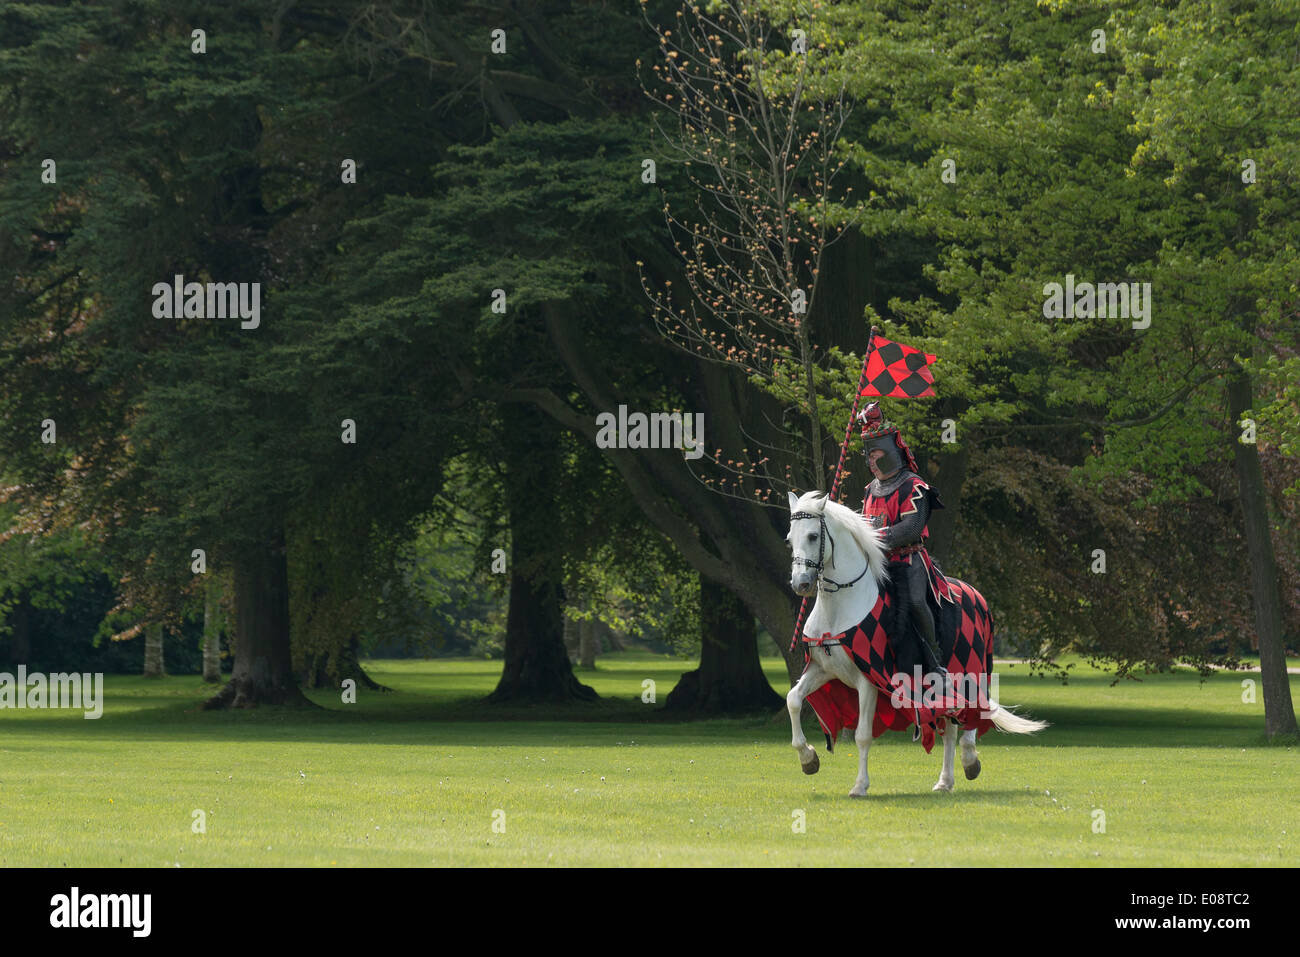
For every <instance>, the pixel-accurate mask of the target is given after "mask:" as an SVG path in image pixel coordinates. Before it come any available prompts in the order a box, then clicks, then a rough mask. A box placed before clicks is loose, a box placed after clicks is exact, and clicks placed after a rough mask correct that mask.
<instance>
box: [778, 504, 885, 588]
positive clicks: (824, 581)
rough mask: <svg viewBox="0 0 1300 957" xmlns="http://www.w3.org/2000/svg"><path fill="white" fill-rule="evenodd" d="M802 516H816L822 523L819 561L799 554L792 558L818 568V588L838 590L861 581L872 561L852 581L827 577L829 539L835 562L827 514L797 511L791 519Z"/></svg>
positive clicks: (806, 565)
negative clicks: (826, 559)
mask: <svg viewBox="0 0 1300 957" xmlns="http://www.w3.org/2000/svg"><path fill="white" fill-rule="evenodd" d="M801 518H815V519H817V521H818V522H820V523H821V536H820V537H819V538H818V539H817V561H815V562H814V561H810V560H809V559H807V558H803V557H801V556H799V555H795V556H792V559H793V561H794V562H795V563H796V564H799V565H803V566H804V567H805V568H815V569H816V570H817V588H818V589H819V590H820V591H827V592H837V591H839V590H840V589H841V588H852V587H853V586H854V585H856V584H857V583H858V582H859V581H861V580H862V576H863V575H865V574H866V573H867V572H868V571H870V569H871V562H870V561H868V562H867V567H866V568H864V569H862V572H861V574H859V575H858V577H857V578H855V579H853V581H851V582H837V581H834V580H833V579H830V578H827V577H826V576H825V575H824V574H823V568H824V567H825V562H824V559H825V554H826V543H827V542H828V541H829V542H830V543H831V557H830V562H831V564H832V565H834V564H835V539H834V538H832V537H831V530H830V529H829V528H827V527H826V515H825V514H821V515H814V514H813V513H812V512H795V513H794V514H793V515H791V516H790V521H791V522H797V521H798V520H799V519H801ZM830 586H834V587H830Z"/></svg>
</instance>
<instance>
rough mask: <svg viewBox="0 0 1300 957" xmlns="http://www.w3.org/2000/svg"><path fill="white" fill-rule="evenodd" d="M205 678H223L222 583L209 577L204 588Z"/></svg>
mask: <svg viewBox="0 0 1300 957" xmlns="http://www.w3.org/2000/svg"><path fill="white" fill-rule="evenodd" d="M203 680H204V681H208V682H211V683H213V684H215V683H217V682H219V681H220V680H221V583H220V582H219V581H218V580H217V579H216V578H210V579H208V583H207V587H206V588H205V589H204V590H203Z"/></svg>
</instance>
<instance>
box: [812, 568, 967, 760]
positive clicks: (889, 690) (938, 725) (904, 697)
mask: <svg viewBox="0 0 1300 957" xmlns="http://www.w3.org/2000/svg"><path fill="white" fill-rule="evenodd" d="M944 577H945V579H946V582H947V586H948V588H947V591H948V596H950V597H947V598H945V599H940V600H938V601H937V602H936V601H935V598H934V596H933V595H931V597H930V610H931V611H932V612H934V615H935V619H934V620H935V624H936V626H937V627H936V629H935V631H936V632H937V638H938V641H939V652H940V654H942V655H943V656H944V659H945V661H946V662H947V668H948V671H949V672H950V673H951V674H953V675H971V676H974V679H975V680H973V681H972V680H970V679H967V680H964V681H962V682H961V683H960V684H959V686H958V688H957V694H956V695H955V696H954V700H952V701H947V702H944V701H930V700H929V699H928V698H927V696H926V695H925V694H924V689H923V688H917V687H916V686H915V682H913V681H912V678H913V676H914V675H915V674H916V673H917V672H916V671H915V668H916V666H917V665H919V664H920V661H919V657H918V655H917V654H916V652H915V650H914V647H913V646H915V644H916V642H915V641H914V640H909V641H907V642H905V643H904V644H903V647H902V648H901V649H896V647H895V644H894V643H893V642H891V641H890V640H889V635H890V634H891V633H892V632H893V631H894V629H895V627H896V625H897V624H901V625H902V626H903V627H910V624H909V623H907V622H902V623H896V622H895V617H896V616H895V615H894V614H893V608H894V601H893V598H892V595H891V592H890V590H889V589H888V588H884V589H881V593H880V597H879V598H878V599H877V600H876V604H875V607H874V608H872V609H871V612H870V613H869V614H868V615H867V617H866V618H864V619H863V620H862V621H861V622H859V623H858V625H857V626H856V627H855V628H853V629H851V630H850V631H848V632H845V633H843V634H840V635H823V636H820V637H811V636H807V635H805V636H804V643H805V644H804V666H805V668H806V667H807V664H808V660H809V658H810V656H811V655H813V654H816V653H818V652H817V649H819V648H820V646H822V645H823V644H825V643H827V642H835V643H843V644H844V646H845V649H846V650H847V651H848V652H849V653H850V654H851V655H852V656H853V661H854V663H855V664H857V666H858V668H859V669H861V671H862V673H863V674H865V675H867V677H868V678H869V679H870V681H871V683H872V684H873V685H875V686H876V689H877V690H878V691H879V692H880V694H878V695H877V696H876V713H875V714H874V715H873V716H872V722H871V736H872V737H873V738H878V737H880V736H881V735H882V734H884V733H885V732H886V731H903V730H906V729H907V728H909V727H911V726H912V725H913V724H917V725H919V726H920V728H921V743H922V744H923V745H924V746H925V750H926V752H927V753H929V751H930V749H931V748H933V747H934V739H935V733H936V732H942V731H943V730H944V728H945V727H947V722H948V721H956V722H957V724H958V725H959V726H960V727H961V728H963V729H967V730H969V729H971V728H974V729H975V733H976V736H977V737H978V736H980V735H983V734H984V733H985V732H986V731H988V729H989V728H991V727H993V722H992V720H991V719H990V718H988V717H987V715H988V713H989V710H990V705H989V700H988V683H987V679H988V676H989V675H991V674H992V672H993V617H992V615H990V614H989V607H988V603H987V602H985V600H984V596H983V595H981V594H980V593H979V592H978V591H976V590H975V588H974V587H972V586H971V585H968V584H967V583H966V582H964V581H961V580H960V579H957V578H948V577H947V576H944ZM896 676H898V677H896ZM972 686H973V687H972ZM807 701H808V703H809V704H811V705H812V709H813V711H814V712H815V713H816V715H817V720H818V722H820V724H821V726H822V730H823V731H824V732H825V733H826V747H827V750H834V742H835V739H836V738H837V737H838V735H839V733H840V730H841V729H843V728H850V729H856V728H857V726H858V721H859V720H860V715H859V714H858V692H857V690H856V689H854V688H850V687H849V686H848V685H846V684H845V683H844V682H842V681H840V680H839V679H838V678H833V679H831V681H829V682H828V683H826V684H825V685H823V686H822V687H821V688H819V689H817V690H816V691H814V692H813V693H812V694H810V695H808V698H807Z"/></svg>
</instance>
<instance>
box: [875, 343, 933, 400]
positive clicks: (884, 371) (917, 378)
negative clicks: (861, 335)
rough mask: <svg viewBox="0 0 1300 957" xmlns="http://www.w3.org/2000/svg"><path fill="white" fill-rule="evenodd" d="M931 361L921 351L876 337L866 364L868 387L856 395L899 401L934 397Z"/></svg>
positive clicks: (930, 358)
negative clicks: (896, 399)
mask: <svg viewBox="0 0 1300 957" xmlns="http://www.w3.org/2000/svg"><path fill="white" fill-rule="evenodd" d="M934 359H935V357H934V356H932V355H930V354H928V353H925V352H922V351H921V350H920V349H913V348H912V347H911V346H905V345H903V344H902V343H901V342H890V341H889V340H888V339H881V338H880V337H879V336H877V337H876V338H875V348H874V349H873V350H872V351H871V356H870V358H869V359H868V360H867V384H866V386H865V387H864V388H863V390H862V391H861V392H859V393H858V395H888V396H894V397H895V398H899V399H919V398H921V397H922V396H927V395H934V373H932V372H931V371H930V363H932V362H933V361H934Z"/></svg>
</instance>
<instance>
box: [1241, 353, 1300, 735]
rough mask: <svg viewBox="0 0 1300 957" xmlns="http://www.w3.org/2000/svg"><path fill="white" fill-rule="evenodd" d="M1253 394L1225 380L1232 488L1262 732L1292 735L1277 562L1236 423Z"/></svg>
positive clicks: (1256, 470) (1259, 476)
mask: <svg viewBox="0 0 1300 957" xmlns="http://www.w3.org/2000/svg"><path fill="white" fill-rule="evenodd" d="M1251 404H1252V389H1251V382H1250V378H1249V376H1248V375H1247V374H1246V373H1245V372H1244V371H1242V370H1240V369H1239V370H1237V372H1235V373H1234V374H1233V375H1232V376H1231V378H1230V379H1229V380H1228V405H1229V407H1230V410H1231V413H1232V421H1231V422H1230V423H1229V425H1228V427H1229V428H1230V429H1232V430H1234V431H1233V433H1232V434H1233V442H1232V446H1233V456H1234V459H1235V465H1236V472H1237V487H1238V489H1239V491H1240V494H1241V511H1242V518H1243V520H1244V523H1245V529H1244V531H1245V535H1246V549H1247V552H1248V554H1249V564H1250V594H1251V601H1252V603H1253V605H1254V608H1255V634H1256V637H1257V639H1258V641H1259V670H1260V684H1261V686H1262V688H1263V694H1264V733H1265V734H1266V735H1267V736H1268V737H1270V738H1272V737H1275V736H1276V735H1281V734H1287V735H1294V734H1295V733H1296V719H1295V708H1294V706H1293V705H1292V703H1291V684H1290V681H1289V679H1288V677H1287V671H1286V646H1285V639H1284V635H1283V630H1282V598H1281V594H1280V593H1279V591H1278V579H1277V561H1276V558H1275V556H1274V554H1273V538H1272V533H1271V532H1270V531H1269V520H1268V501H1267V499H1266V497H1265V490H1264V471H1263V468H1262V467H1261V466H1260V463H1259V450H1258V449H1257V448H1256V447H1255V446H1254V445H1250V444H1246V443H1243V442H1241V441H1239V440H1238V438H1237V434H1236V431H1235V430H1236V428H1237V423H1238V422H1239V421H1241V418H1242V415H1243V413H1245V411H1246V410H1247V409H1249V408H1250V407H1251Z"/></svg>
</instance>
